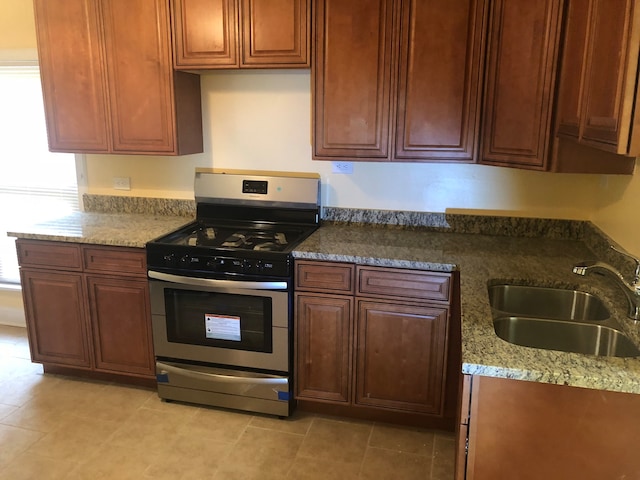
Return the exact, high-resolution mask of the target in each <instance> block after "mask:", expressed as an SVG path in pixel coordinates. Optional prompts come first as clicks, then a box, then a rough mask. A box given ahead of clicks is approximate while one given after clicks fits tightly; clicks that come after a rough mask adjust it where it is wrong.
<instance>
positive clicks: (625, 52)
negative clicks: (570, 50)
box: [582, 0, 640, 153]
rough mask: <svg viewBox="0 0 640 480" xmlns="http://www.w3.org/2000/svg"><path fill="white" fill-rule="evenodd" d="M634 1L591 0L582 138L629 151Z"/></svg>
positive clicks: (639, 15)
mask: <svg viewBox="0 0 640 480" xmlns="http://www.w3.org/2000/svg"><path fill="white" fill-rule="evenodd" d="M633 3H634V2H633V1H632V0H593V14H592V15H593V19H592V23H591V25H592V30H591V32H590V37H589V38H590V41H591V52H590V59H589V68H588V72H587V78H586V83H587V88H588V89H587V92H586V98H585V105H584V115H583V117H582V122H583V124H582V141H583V142H585V143H588V144H595V145H596V146H598V147H599V148H604V149H607V150H610V151H613V152H616V153H627V151H628V140H629V129H630V127H631V122H632V114H633V106H634V102H633V99H634V94H635V90H636V74H637V68H638V43H639V42H638V39H637V38H636V39H633V40H632V39H630V38H629V37H630V35H629V32H630V31H631V28H632V22H633V21H634V14H635V17H636V18H640V13H639V12H638V11H637V8H632V4H633ZM635 21H636V22H637V21H638V20H635ZM636 28H637V27H636ZM629 55H631V57H630V58H629V57H628V56H629ZM630 59H631V62H629V60H630ZM627 62H629V67H630V68H627Z"/></svg>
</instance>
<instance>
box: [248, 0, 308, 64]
mask: <svg viewBox="0 0 640 480" xmlns="http://www.w3.org/2000/svg"><path fill="white" fill-rule="evenodd" d="M309 4H310V0H242V9H241V12H242V16H241V25H242V66H243V67H244V66H246V67H252V68H256V67H269V68H287V67H299V68H303V67H308V66H310V62H309V49H310V35H309V22H310V12H311V10H310V8H309V7H310V5H309Z"/></svg>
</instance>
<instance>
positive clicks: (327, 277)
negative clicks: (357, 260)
mask: <svg viewBox="0 0 640 480" xmlns="http://www.w3.org/2000/svg"><path fill="white" fill-rule="evenodd" d="M353 271H354V265H352V264H349V263H331V262H296V289H300V290H309V291H318V292H342V293H353V284H354V282H353Z"/></svg>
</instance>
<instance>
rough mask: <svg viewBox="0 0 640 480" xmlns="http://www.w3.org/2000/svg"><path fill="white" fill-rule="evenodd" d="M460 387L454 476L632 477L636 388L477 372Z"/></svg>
mask: <svg viewBox="0 0 640 480" xmlns="http://www.w3.org/2000/svg"><path fill="white" fill-rule="evenodd" d="M465 386H466V388H465V389H464V390H463V392H464V393H463V401H462V402H461V404H462V408H461V418H460V432H461V433H460V435H459V437H458V438H459V445H458V452H459V455H458V460H457V464H456V479H457V480H462V479H467V480H485V479H486V480H495V479H499V478H505V479H506V478H518V479H522V480H527V479H531V480H538V479H541V478H545V479H549V480H555V479H557V480H564V479H567V478H580V479H581V480H602V479H608V478H611V479H613V478H638V477H640V457H638V454H637V448H636V439H637V422H636V419H637V418H638V417H639V416H640V397H638V396H637V395H635V394H629V393H620V392H609V391H601V390H591V389H584V388H577V387H568V386H564V385H550V384H545V383H536V382H527V381H520V380H510V379H505V378H492V377H484V376H478V375H474V376H466V378H465ZM469 406H470V407H469ZM465 442H468V443H467V444H466V450H467V452H468V453H467V455H466V456H465V455H464V451H465Z"/></svg>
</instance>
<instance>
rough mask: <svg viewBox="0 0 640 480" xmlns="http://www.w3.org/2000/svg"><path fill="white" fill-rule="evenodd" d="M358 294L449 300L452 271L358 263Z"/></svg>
mask: <svg viewBox="0 0 640 480" xmlns="http://www.w3.org/2000/svg"><path fill="white" fill-rule="evenodd" d="M357 277H358V294H360V295H366V296H373V297H392V298H393V297H402V298H413V299H424V300H435V301H440V302H447V303H448V302H449V301H450V299H451V298H450V295H451V274H449V273H437V272H424V271H421V270H408V269H407V270H404V269H397V268H380V267H376V268H372V267H362V266H358V267H357Z"/></svg>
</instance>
